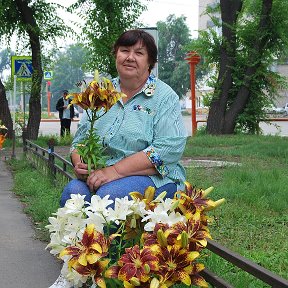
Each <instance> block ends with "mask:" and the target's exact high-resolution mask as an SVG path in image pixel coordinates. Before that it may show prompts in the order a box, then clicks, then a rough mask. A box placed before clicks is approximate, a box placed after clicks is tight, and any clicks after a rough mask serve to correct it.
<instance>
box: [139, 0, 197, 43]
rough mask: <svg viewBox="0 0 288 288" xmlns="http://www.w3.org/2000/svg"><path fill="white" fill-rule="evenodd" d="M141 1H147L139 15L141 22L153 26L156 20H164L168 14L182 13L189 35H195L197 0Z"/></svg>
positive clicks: (178, 14)
mask: <svg viewBox="0 0 288 288" xmlns="http://www.w3.org/2000/svg"><path fill="white" fill-rule="evenodd" d="M142 2H144V3H145V4H146V3H147V8H148V10H147V11H145V12H144V13H143V14H142V16H141V17H140V20H142V21H143V23H145V24H146V23H147V24H148V25H150V26H154V27H155V26H156V22H157V21H165V20H166V18H167V17H168V16H169V15H170V14H175V15H176V16H177V17H179V16H181V15H184V16H185V17H186V18H187V19H186V24H187V26H188V27H189V29H190V32H191V35H192V36H193V37H194V38H196V37H197V32H196V31H195V30H197V29H198V10H199V9H198V7H199V0H152V1H148V0H142Z"/></svg>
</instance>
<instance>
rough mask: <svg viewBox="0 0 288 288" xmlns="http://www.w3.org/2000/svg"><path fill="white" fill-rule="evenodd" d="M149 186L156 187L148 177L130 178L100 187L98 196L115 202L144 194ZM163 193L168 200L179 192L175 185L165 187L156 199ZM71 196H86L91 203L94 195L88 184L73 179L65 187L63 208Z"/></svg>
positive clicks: (161, 188) (160, 189)
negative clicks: (131, 193)
mask: <svg viewBox="0 0 288 288" xmlns="http://www.w3.org/2000/svg"><path fill="white" fill-rule="evenodd" d="M148 186H152V187H155V185H154V183H153V181H152V180H151V179H150V178H149V177H148V176H128V177H124V178H121V179H118V180H115V181H111V182H109V183H106V184H104V185H103V186H100V187H99V188H98V190H97V191H96V194H97V195H99V196H100V197H101V198H103V197H104V196H106V195H110V197H109V199H111V200H113V201H114V200H115V198H123V197H125V196H129V193H130V192H134V191H137V192H140V193H141V194H144V192H145V190H146V188H147V187H148ZM155 188H156V187H155ZM163 191H166V192H167V194H166V198H173V197H174V193H175V192H176V191H177V186H176V184H174V183H169V184H166V185H163V186H161V187H159V188H157V189H156V192H155V197H157V196H158V195H159V194H160V193H161V192H163ZM71 194H81V195H85V201H88V202H90V201H91V196H92V194H91V192H90V190H89V187H88V186H87V184H86V182H83V181H81V180H78V179H73V180H71V181H70V182H69V183H68V184H67V185H66V186H65V187H64V189H63V192H62V195H61V199H60V206H61V207H64V205H65V203H66V201H67V200H68V199H70V198H71V197H70V195H71Z"/></svg>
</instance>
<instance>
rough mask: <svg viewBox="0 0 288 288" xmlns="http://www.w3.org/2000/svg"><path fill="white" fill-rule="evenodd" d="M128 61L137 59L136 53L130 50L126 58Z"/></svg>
mask: <svg viewBox="0 0 288 288" xmlns="http://www.w3.org/2000/svg"><path fill="white" fill-rule="evenodd" d="M126 61H135V57H134V53H133V52H130V53H129V55H128V56H127V58H126Z"/></svg>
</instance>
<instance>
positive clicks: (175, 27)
mask: <svg viewBox="0 0 288 288" xmlns="http://www.w3.org/2000/svg"><path fill="white" fill-rule="evenodd" d="M185 21H186V18H185V17H184V16H181V17H178V18H176V16H175V15H169V16H168V17H167V19H166V22H163V21H158V22H157V29H158V35H159V41H158V45H159V48H158V58H159V59H158V72H159V78H160V79H161V80H163V81H164V82H166V83H167V84H168V85H170V86H171V87H172V88H173V89H174V90H175V91H176V93H177V94H178V95H179V97H180V98H182V97H183V96H184V95H185V94H186V93H187V91H188V89H189V86H190V71H189V65H188V63H187V62H186V61H185V54H186V52H187V49H185V45H187V44H188V43H189V42H190V33H189V28H188V27H187V24H186V23H185Z"/></svg>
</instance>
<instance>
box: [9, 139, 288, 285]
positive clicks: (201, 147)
mask: <svg viewBox="0 0 288 288" xmlns="http://www.w3.org/2000/svg"><path fill="white" fill-rule="evenodd" d="M287 140H288V139H287V138H285V137H282V138H281V137H276V136H249V135H235V136H207V135H203V136H197V137H190V138H189V139H188V142H187V145H186V150H185V152H184V155H183V157H189V158H193V159H206V160H207V159H208V160H221V161H227V162H237V163H238V164H239V165H234V166H224V167H193V166H189V167H187V168H186V171H187V181H189V182H190V183H192V184H193V185H195V186H197V187H203V188H208V187H210V186H214V191H213V193H212V194H211V198H212V199H214V200H217V199H219V198H222V197H224V198H226V200H227V202H226V203H225V204H224V205H222V206H221V207H220V208H218V209H217V210H213V211H211V212H210V215H211V216H212V217H213V218H214V222H213V224H212V226H211V228H210V230H211V234H212V237H213V239H214V240H216V241H217V242H219V243H221V244H222V245H224V246H226V247H228V248H229V249H231V250H232V251H235V252H238V253H239V254H241V255H242V256H244V257H246V258H248V259H250V260H252V261H253V262H255V263H258V264H260V265H262V266H263V267H265V268H266V269H269V270H271V271H273V272H274V273H276V274H278V275H280V276H282V277H283V278H286V279H287V278H288V269H287V267H288V257H287V255H288V241H287V235H288V177H287V171H288V141H287ZM11 166H12V169H13V170H14V175H15V192H16V194H18V195H20V196H21V199H22V201H23V202H25V204H26V205H25V207H26V212H27V213H29V214H30V215H31V216H32V218H33V219H34V222H35V224H36V227H37V229H38V230H39V231H40V232H41V237H42V239H46V240H47V236H48V234H47V231H45V229H43V227H44V226H45V225H46V224H47V219H48V217H49V216H51V213H53V212H55V211H56V210H57V208H58V201H59V197H60V193H61V190H62V187H63V185H64V183H63V181H61V179H58V181H57V185H56V187H55V186H53V185H52V184H53V183H51V182H50V181H49V180H48V179H47V178H46V177H43V176H41V174H40V175H39V171H36V170H35V169H31V168H30V167H29V165H28V164H27V163H25V161H11ZM23 168H24V169H23ZM207 255H209V257H206V258H205V260H204V261H205V265H206V266H207V267H208V268H209V269H211V270H212V271H214V272H215V273H216V274H219V275H222V276H223V278H225V279H226V280H227V281H228V282H230V283H232V284H233V286H234V287H239V288H243V287H251V288H252V287H253V288H254V287H269V286H268V285H265V284H263V283H262V282H261V281H257V280H254V278H253V277H252V276H249V275H248V274H247V273H245V272H240V271H239V270H238V269H237V268H235V267H233V266H232V265H229V264H228V263H227V262H225V260H221V259H219V258H218V257H217V256H215V255H212V254H211V255H210V252H209V251H207ZM177 287H184V286H183V285H182V286H181V285H180V286H179V285H178V286H177ZM185 287H187V286H185Z"/></svg>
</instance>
